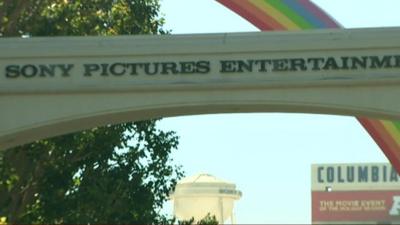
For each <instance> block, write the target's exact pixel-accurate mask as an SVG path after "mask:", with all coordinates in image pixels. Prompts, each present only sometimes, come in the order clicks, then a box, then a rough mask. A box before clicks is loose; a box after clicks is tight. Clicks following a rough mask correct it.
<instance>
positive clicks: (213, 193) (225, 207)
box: [170, 174, 242, 224]
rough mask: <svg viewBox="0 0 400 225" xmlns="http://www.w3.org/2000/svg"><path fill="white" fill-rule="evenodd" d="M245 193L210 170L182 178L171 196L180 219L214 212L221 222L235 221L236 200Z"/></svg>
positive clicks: (196, 218) (176, 215)
mask: <svg viewBox="0 0 400 225" xmlns="http://www.w3.org/2000/svg"><path fill="white" fill-rule="evenodd" d="M241 196H242V193H241V192H240V191H239V190H236V185H235V184H233V183H230V182H226V181H224V180H221V179H218V178H216V177H214V176H212V175H209V174H198V175H195V176H191V177H186V178H184V179H182V180H181V181H179V182H178V183H177V185H176V187H175V191H174V193H172V194H171V196H170V198H171V200H172V201H173V204H174V215H175V217H176V218H177V219H178V220H189V219H191V218H192V217H194V219H195V221H199V220H200V219H202V218H204V217H205V216H206V215H207V214H208V213H210V214H211V215H215V217H216V218H217V220H218V222H219V224H223V223H224V222H225V221H227V220H228V219H230V222H231V223H232V224H233V223H235V219H234V215H233V208H234V201H235V200H238V199H240V197H241Z"/></svg>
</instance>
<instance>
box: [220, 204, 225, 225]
mask: <svg viewBox="0 0 400 225" xmlns="http://www.w3.org/2000/svg"><path fill="white" fill-rule="evenodd" d="M219 210H220V217H221V221H220V224H224V205H223V202H222V198H221V197H220V198H219Z"/></svg>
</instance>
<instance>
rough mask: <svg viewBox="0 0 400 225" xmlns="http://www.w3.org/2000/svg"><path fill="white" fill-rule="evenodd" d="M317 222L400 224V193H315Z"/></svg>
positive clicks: (315, 216)
mask: <svg viewBox="0 0 400 225" xmlns="http://www.w3.org/2000/svg"><path fill="white" fill-rule="evenodd" d="M312 219H313V222H322V221H324V222H334V221H343V222H344V221H360V222H364V221H371V222H388V221H400V190H399V191H337V192H313V193H312Z"/></svg>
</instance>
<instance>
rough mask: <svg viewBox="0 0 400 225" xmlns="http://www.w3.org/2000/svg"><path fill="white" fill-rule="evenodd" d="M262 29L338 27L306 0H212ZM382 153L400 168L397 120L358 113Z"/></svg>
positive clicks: (399, 137) (398, 169)
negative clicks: (373, 117) (361, 115)
mask: <svg viewBox="0 0 400 225" xmlns="http://www.w3.org/2000/svg"><path fill="white" fill-rule="evenodd" d="M216 1H217V2H219V3H221V4H222V5H224V6H226V7H227V8H229V9H231V10H232V11H234V12H236V13H237V14H239V15H240V16H242V17H243V18H245V19H246V20H248V21H249V22H250V23H252V24H253V25H254V26H256V27H257V28H259V29H260V30H262V31H274V30H275V31H279V30H280V31H283V30H289V31H292V30H309V29H327V28H341V25H340V24H339V23H338V22H336V21H335V20H334V19H333V18H332V17H330V16H329V15H328V14H327V13H325V12H324V11H323V10H322V9H321V8H319V7H318V6H317V5H315V4H314V3H313V2H311V1H310V0H216ZM357 120H358V121H359V122H360V123H361V125H363V127H364V128H365V129H366V130H367V132H368V133H369V134H370V135H371V137H372V138H373V139H374V140H375V142H376V143H377V144H378V146H379V147H380V148H381V149H382V151H383V153H384V154H385V155H386V157H387V158H388V159H389V161H390V162H391V163H392V165H393V167H394V168H395V169H396V170H397V172H400V121H390V120H380V119H371V118H366V117H358V118H357Z"/></svg>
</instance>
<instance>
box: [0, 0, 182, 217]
mask: <svg viewBox="0 0 400 225" xmlns="http://www.w3.org/2000/svg"><path fill="white" fill-rule="evenodd" d="M158 10H159V4H158V1H156V0H91V1H89V0H87V1H86V0H74V1H72V0H51V1H50V0H0V35H1V36H4V37H8V36H21V35H28V36H56V35H63V36H67V35H115V34H159V33H164V32H163V31H162V29H161V25H162V23H163V20H162V19H160V18H159V16H158ZM156 123H157V120H150V121H141V122H134V123H124V124H119V125H108V126H105V127H98V128H93V129H89V130H86V131H82V132H79V133H74V134H67V135H64V136H59V137H54V138H50V139H46V140H40V141H36V142H34V143H31V144H27V145H24V146H19V147H16V148H14V149H9V150H3V151H0V196H1V197H0V218H2V221H3V222H4V218H3V217H4V216H5V217H7V222H10V223H30V224H32V223H69V224H72V223H103V224H104V223H120V224H121V223H125V224H127V223H130V224H133V223H135V224H136V223H138V224H139V223H140V224H151V223H153V224H154V223H167V222H170V221H169V220H167V218H166V217H165V216H163V215H160V213H159V209H160V208H161V206H162V204H163V203H164V202H165V201H166V199H167V196H168V193H169V192H170V191H172V189H173V187H174V186H175V184H176V182H177V180H178V179H179V178H180V177H182V175H183V174H182V171H181V168H180V167H179V166H175V165H173V164H172V159H171V158H170V153H171V151H172V150H173V149H176V148H177V145H178V137H177V136H176V134H175V133H174V132H171V131H168V132H165V131H161V130H159V129H157V127H156Z"/></svg>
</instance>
